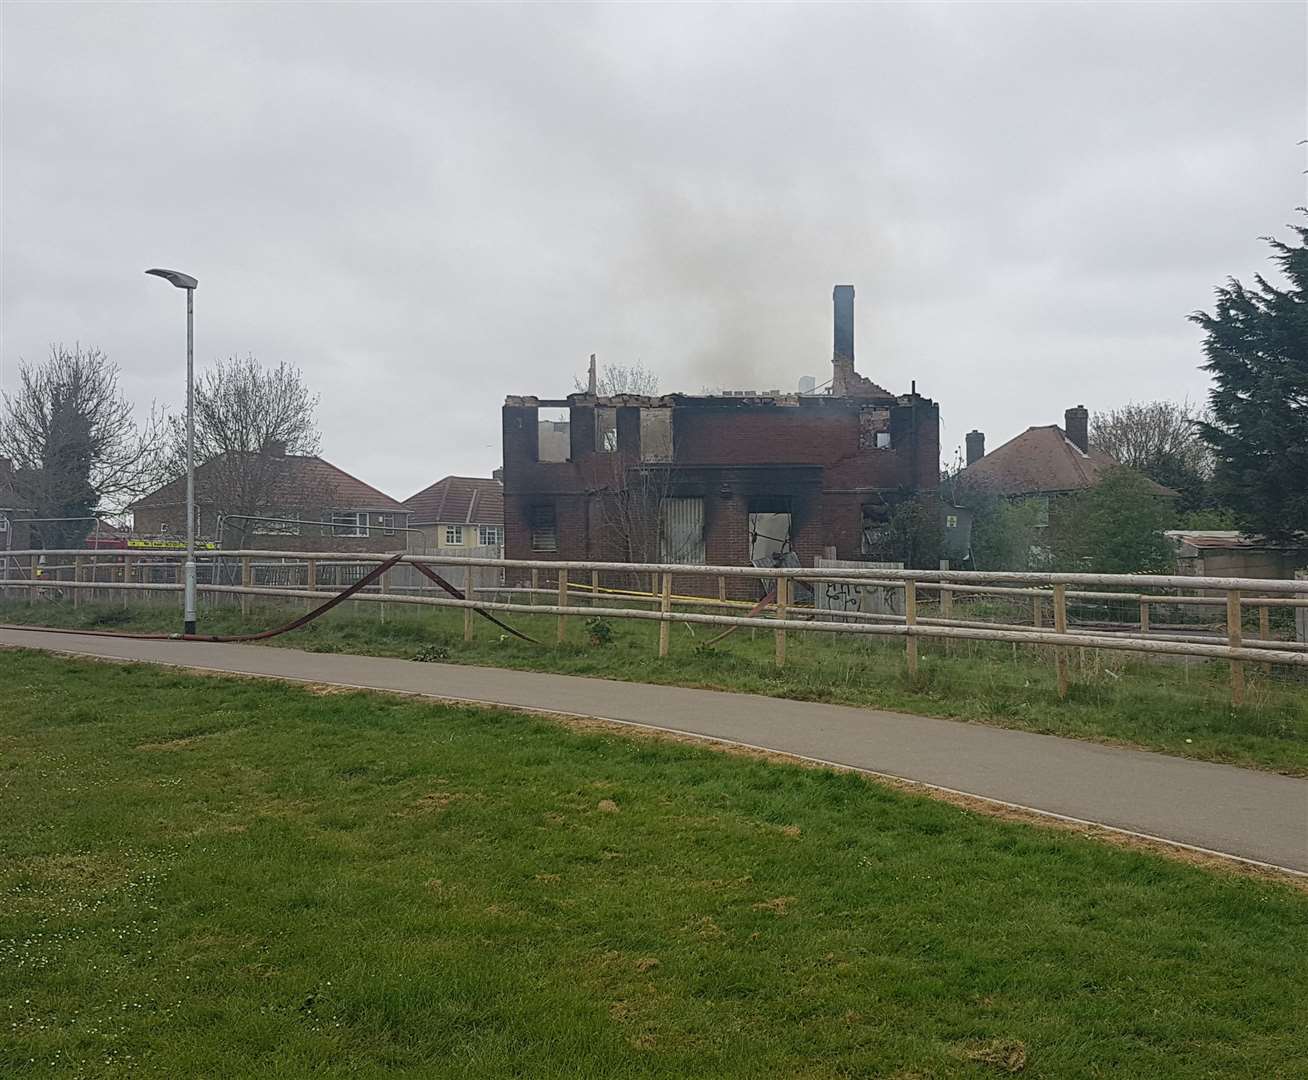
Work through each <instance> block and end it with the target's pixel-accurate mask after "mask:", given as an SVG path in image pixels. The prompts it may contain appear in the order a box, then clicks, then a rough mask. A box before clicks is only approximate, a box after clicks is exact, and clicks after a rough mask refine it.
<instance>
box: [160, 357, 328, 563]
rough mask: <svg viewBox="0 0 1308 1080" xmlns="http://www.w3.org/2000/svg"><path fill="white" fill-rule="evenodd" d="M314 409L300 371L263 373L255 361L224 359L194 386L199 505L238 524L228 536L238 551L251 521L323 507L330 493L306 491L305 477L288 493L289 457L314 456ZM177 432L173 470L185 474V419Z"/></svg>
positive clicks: (176, 422)
mask: <svg viewBox="0 0 1308 1080" xmlns="http://www.w3.org/2000/svg"><path fill="white" fill-rule="evenodd" d="M317 407H318V397H317V395H315V394H311V393H310V392H309V389H308V387H306V386H305V384H304V378H303V376H302V374H301V373H300V370H299V369H298V368H294V367H291V366H290V365H288V364H286V363H281V364H278V365H277V367H275V368H264V367H262V366H260V364H259V362H258V361H257V360H255V359H254V357H253V356H247V357H245V359H238V358H235V357H233V358H231V359H228V360H223V361H219V362H218V363H217V364H216V365H215V366H214V367H212V368H210V369H209V370H208V371H206V372H205V373H204V374H203V375H202V376H201V378H200V379H199V381H198V382H197V383H196V387H195V458H196V463H197V473H196V501H197V503H198V504H199V505H200V506H201V507H202V508H203V509H207V510H211V511H213V512H215V513H221V514H223V515H224V517H225V518H227V517H230V518H233V519H234V520H233V521H232V522H231V533H230V536H231V537H232V540H233V542H235V543H237V544H238V545H243V544H244V542H245V539H246V537H247V536H248V535H249V533H250V531H251V529H252V528H253V526H252V525H251V523H250V522H249V521H247V520H245V519H246V518H248V517H258V516H272V515H278V514H284V513H286V512H287V511H288V509H295V510H299V509H301V508H304V507H308V508H312V509H318V508H320V507H321V502H322V499H323V498H325V497H326V492H325V491H318V490H314V491H307V490H304V489H303V483H304V481H303V479H302V478H300V479H298V480H297V481H296V489H295V490H290V487H291V478H290V476H289V462H288V461H287V455H288V454H291V455H304V454H315V453H317V451H318V445H319V435H318V425H317V421H316V419H315V416H314V413H315V411H316V409H317ZM172 427H173V446H174V454H173V472H174V475H181V473H182V472H183V470H184V467H185V446H186V441H185V440H186V420H185V417H174V418H173V419H172ZM288 503H291V504H294V505H293V506H288V505H287V504H288ZM220 539H226V538H220Z"/></svg>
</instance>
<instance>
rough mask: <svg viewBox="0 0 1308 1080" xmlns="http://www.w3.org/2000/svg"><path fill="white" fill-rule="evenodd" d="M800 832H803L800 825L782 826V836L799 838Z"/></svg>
mask: <svg viewBox="0 0 1308 1080" xmlns="http://www.w3.org/2000/svg"><path fill="white" fill-rule="evenodd" d="M800 832H801V830H800V827H799V826H798V825H782V826H781V835H782V836H789V837H797V836H799V834H800Z"/></svg>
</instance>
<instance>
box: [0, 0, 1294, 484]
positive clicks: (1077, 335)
mask: <svg viewBox="0 0 1308 1080" xmlns="http://www.w3.org/2000/svg"><path fill="white" fill-rule="evenodd" d="M1305 11H1306V8H1305V5H1304V4H1303V3H1284V4H1261V3H1249V2H1243V3H1232V4H1153V5H1139V6H1129V5H1125V4H1100V5H1084V6H1078V5H1056V4H1033V5H1029V6H1024V5H1016V4H1008V5H1002V6H1001V5H996V6H987V5H982V4H969V5H962V4H954V5H902V6H896V5H878V6H853V5H842V6H821V5H816V4H805V5H800V6H793V7H792V6H782V5H769V6H688V5H677V6H673V5H660V6H647V7H638V6H606V7H591V6H582V5H574V6H561V5H544V4H541V5H532V6H507V5H497V6H493V7H492V6H455V5H439V6H438V5H419V4H405V5H399V4H396V5H384V4H372V3H370V4H357V5H352V4H335V5H327V4H294V3H283V4H275V5H274V4H262V5H260V4H235V3H233V4H215V5H209V4H202V3H188V4H149V5H144V4H139V5H138V4H126V3H114V4H108V3H106V4H92V5H77V4H67V3H65V4H25V3H17V2H14V0H8V2H6V3H4V4H3V5H0V20H2V21H3V22H2V26H0V30H2V31H3V58H2V59H3V116H2V119H3V132H2V135H0V138H2V145H0V150H2V151H3V177H2V179H3V192H2V194H3V226H4V236H3V267H2V269H3V282H2V296H0V300H2V311H0V314H2V315H3V331H2V332H3V337H2V339H0V357H2V358H3V364H4V372H3V378H4V385H5V387H6V388H9V387H11V386H12V385H13V379H14V374H15V371H16V368H17V365H18V363H19V362H22V361H27V362H31V361H39V360H41V359H42V358H43V357H44V356H45V355H46V354H47V352H48V349H49V345H50V343H51V342H55V341H64V342H69V343H71V342H73V341H75V340H79V341H81V342H82V343H83V344H84V345H85V344H93V345H96V346H99V347H100V348H101V349H103V350H105V351H106V352H107V353H108V354H109V355H110V357H111V358H112V359H113V360H115V361H116V362H117V363H118V365H119V366H120V367H121V369H122V375H123V385H124V387H125V389H126V390H127V391H128V393H129V394H130V395H132V397H133V398H134V399H136V400H138V401H139V402H140V403H142V404H148V402H149V401H150V399H152V398H153V399H157V400H158V401H160V402H161V403H167V404H169V405H173V406H176V405H178V404H179V403H181V402H183V401H184V366H183V358H184V331H183V328H184V304H183V301H182V294H181V293H180V292H177V291H175V290H173V289H171V288H169V287H168V286H167V285H166V284H164V283H163V282H161V281H158V280H156V279H154V278H148V277H146V276H144V275H143V274H142V271H143V270H144V269H145V268H147V267H151V266H165V267H175V268H178V269H181V270H184V271H186V272H189V273H191V274H193V275H195V276H196V277H198V278H199V279H200V288H199V290H198V292H197V294H196V361H197V364H198V365H205V364H208V363H210V362H212V361H213V360H215V359H217V358H221V357H226V356H231V355H238V354H239V355H244V354H246V353H252V354H253V355H254V356H256V357H257V358H258V359H259V360H261V361H263V362H265V363H269V364H275V363H276V362H278V361H281V360H285V361H288V362H290V363H292V364H295V365H297V366H299V367H300V368H302V369H303V370H304V372H305V374H306V376H307V379H308V381H309V382H310V384H311V386H312V387H313V388H314V389H315V390H316V391H317V392H319V393H320V394H321V396H322V403H321V408H320V412H319V420H320V424H321V427H322V432H323V453H324V456H326V457H327V458H328V459H329V460H331V461H333V462H335V463H337V464H339V465H341V466H342V467H344V468H346V469H348V470H350V471H351V472H354V473H356V474H357V475H358V476H360V477H362V478H363V479H365V480H367V481H368V482H370V483H373V484H375V485H377V486H378V487H381V488H382V489H383V490H385V491H386V492H387V493H389V494H392V495H394V496H396V497H397V498H405V497H407V496H408V495H410V494H412V493H413V492H414V491H416V490H418V489H419V488H421V487H424V486H425V485H427V484H429V483H431V482H432V481H434V480H436V479H438V478H440V477H441V476H444V475H446V474H449V473H457V474H468V475H478V474H480V475H487V474H489V472H490V470H491V469H492V468H494V467H495V466H496V465H498V464H499V463H500V446H499V442H500V438H499V422H500V421H499V409H500V406H501V405H502V403H503V398H504V395H505V394H507V393H535V394H539V395H541V396H562V395H564V394H566V393H568V392H570V391H571V390H572V380H573V377H574V375H576V374H578V373H581V372H583V371H584V368H585V365H586V357H587V354H589V353H591V352H596V353H598V354H599V357H600V361H601V363H603V362H605V361H608V362H617V363H629V362H632V361H636V360H639V361H640V362H642V363H643V364H645V365H646V366H647V367H649V368H651V369H652V370H654V371H655V372H657V373H658V375H659V376H660V380H661V389H662V390H664V391H674V390H682V391H688V392H695V393H697V392H700V391H701V390H702V389H703V388H704V387H720V386H727V387H746V388H758V389H768V388H774V387H779V388H782V389H794V387H795V386H796V383H797V380H798V379H799V377H800V376H802V375H806V374H809V375H814V376H816V377H817V379H818V381H819V382H822V381H824V380H825V379H826V378H828V377H829V376H830V358H831V288H832V285H834V284H836V283H845V282H848V283H852V284H853V285H854V286H855V287H856V289H857V341H856V354H857V363H858V368H859V370H860V371H861V372H863V373H864V374H866V375H868V376H869V377H871V378H873V379H875V380H876V381H877V382H879V383H881V384H883V385H885V386H886V387H888V388H890V389H892V390H894V391H896V392H907V390H908V389H909V384H910V381H911V380H916V381H917V387H918V391H919V392H920V393H922V394H925V395H927V396H929V397H932V398H934V399H936V400H937V401H938V402H939V403H940V407H941V416H942V422H943V431H942V450H943V453H944V455H945V457H946V458H948V457H951V456H952V452H953V448H954V447H955V446H957V445H959V444H960V443H961V442H962V438H963V435H964V433H965V432H966V431H968V430H969V429H971V428H972V427H979V428H981V429H983V430H984V431H985V432H986V434H987V437H988V441H989V445H990V447H991V448H993V447H994V446H997V445H998V444H999V443H1000V442H1002V441H1003V440H1005V439H1007V438H1009V437H1011V436H1012V435H1014V434H1016V433H1018V432H1019V431H1021V430H1023V429H1024V428H1026V427H1027V426H1028V425H1031V424H1042V423H1055V422H1058V423H1061V420H1062V414H1063V410H1064V408H1066V407H1067V406H1069V405H1074V404H1077V403H1081V402H1084V403H1085V404H1086V405H1087V406H1088V407H1089V408H1090V409H1091V410H1092V411H1093V410H1097V409H1105V408H1110V407H1112V406H1115V405H1119V404H1122V403H1124V402H1126V401H1128V400H1132V399H1135V400H1146V399H1152V398H1157V397H1171V398H1178V399H1179V398H1182V397H1185V396H1187V395H1188V396H1189V397H1190V398H1192V399H1200V398H1202V397H1203V396H1204V394H1205V392H1206V376H1205V375H1204V374H1203V373H1202V372H1200V371H1199V370H1197V365H1198V364H1199V362H1200V360H1201V357H1200V352H1199V334H1198V332H1197V329H1196V328H1195V327H1193V326H1192V325H1190V324H1189V323H1187V321H1186V315H1187V314H1188V313H1189V312H1191V311H1193V310H1194V309H1195V308H1198V307H1203V306H1206V305H1208V304H1209V303H1210V300H1211V297H1212V289H1213V287H1214V285H1215V284H1217V283H1218V282H1220V281H1221V280H1223V279H1224V278H1225V277H1226V276H1227V275H1235V276H1238V277H1241V278H1245V279H1247V278H1249V277H1250V276H1251V275H1252V274H1253V273H1254V272H1255V271H1258V270H1265V269H1266V268H1267V263H1266V257H1267V249H1266V247H1265V246H1264V245H1263V244H1261V243H1260V242H1259V241H1258V239H1257V238H1258V237H1259V236H1260V235H1266V234H1268V233H1273V232H1278V231H1280V232H1282V233H1283V232H1284V230H1283V226H1284V225H1285V224H1286V223H1287V222H1289V221H1291V220H1292V219H1293V217H1294V212H1293V211H1294V208H1295V207H1296V206H1298V205H1301V204H1303V203H1304V202H1305V201H1308V197H1306V195H1305V177H1304V175H1303V169H1304V168H1305V155H1304V149H1303V148H1302V147H1299V146H1297V145H1296V143H1297V142H1298V141H1299V140H1300V139H1303V138H1305V137H1306V136H1308V60H1306V56H1308V19H1306V16H1305Z"/></svg>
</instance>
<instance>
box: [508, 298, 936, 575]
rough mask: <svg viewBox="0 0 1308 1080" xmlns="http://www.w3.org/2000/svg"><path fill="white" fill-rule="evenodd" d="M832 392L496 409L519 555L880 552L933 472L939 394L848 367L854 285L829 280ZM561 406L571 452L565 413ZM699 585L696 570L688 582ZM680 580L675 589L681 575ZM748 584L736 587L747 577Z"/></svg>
mask: <svg viewBox="0 0 1308 1080" xmlns="http://www.w3.org/2000/svg"><path fill="white" fill-rule="evenodd" d="M833 307H834V343H835V347H834V351H833V358H832V379H831V388H830V392H829V393H826V394H810V393H805V394H799V393H795V394H781V393H764V394H755V393H748V394H736V393H730V392H726V393H721V394H712V395H689V394H668V395H664V396H661V397H645V396H638V395H625V394H624V395H617V396H613V397H601V396H599V395H598V394H597V393H596V392H595V386H594V381H593V380H592V383H591V386H590V387H589V389H588V390H587V391H586V392H584V393H577V394H571V395H569V396H568V397H567V398H564V399H558V400H544V399H540V398H536V397H520V396H512V397H509V398H507V399H506V401H505V404H504V410H503V439H504V529H505V550H506V552H507V554H508V556H509V557H510V558H518V559H525V558H531V559H557V560H604V561H621V560H626V559H634V560H635V561H660V562H677V563H686V564H706V563H707V564H734V565H749V564H750V563H751V562H759V561H766V560H768V559H773V558H791V557H793V558H798V559H799V560H800V561H802V562H804V563H806V564H808V565H811V564H812V560H813V558H815V557H818V556H822V555H824V554H827V553H829V552H830V550H831V549H834V554H835V555H836V557H838V558H842V559H848V558H855V559H857V558H866V559H877V558H885V557H887V555H886V553H885V552H884V550H883V547H884V545H885V544H886V543H887V542H888V530H887V528H886V526H887V525H888V524H889V521H890V516H891V514H892V513H893V511H894V509H895V507H896V506H897V505H898V504H899V503H900V502H901V501H902V500H904V499H906V498H909V497H911V496H912V495H913V494H915V493H917V492H934V491H935V490H936V488H937V486H938V484H939V460H940V420H939V411H938V408H937V406H936V404H935V403H934V402H933V401H931V400H930V399H929V398H925V397H921V396H919V395H918V394H917V392H916V388H914V389H913V390H912V391H910V392H909V393H908V394H895V393H892V392H890V391H889V390H886V389H885V388H883V387H881V386H878V385H877V384H876V383H874V382H872V381H871V380H869V379H867V378H865V377H864V376H862V375H860V374H858V373H857V372H856V371H855V369H854V289H853V287H852V286H848V285H841V286H837V287H836V289H835V291H834V293H833ZM543 410H550V411H551V412H552V411H553V410H566V417H567V419H566V426H567V436H568V438H567V445H566V452H560V451H559V450H558V448H557V443H556V440H557V439H558V438H559V436H560V428H559V427H558V424H559V423H563V422H564V421H561V420H558V419H557V418H556V417H555V416H551V417H550V418H549V420H548V422H546V423H544V424H542V422H541V420H542V416H541V413H542V411H543ZM689 584H690V582H689V581H688V585H689ZM678 587H680V586H678ZM748 587H749V586H748V585H747V583H745V582H744V581H741V582H737V583H735V585H734V586H733V588H739V589H742V590H743V589H746V588H748Z"/></svg>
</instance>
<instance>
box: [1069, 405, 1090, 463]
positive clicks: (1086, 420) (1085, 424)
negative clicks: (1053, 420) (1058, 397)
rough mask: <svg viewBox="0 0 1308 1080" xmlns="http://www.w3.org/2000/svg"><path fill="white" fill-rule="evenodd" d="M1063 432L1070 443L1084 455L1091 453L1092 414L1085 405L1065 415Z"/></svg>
mask: <svg viewBox="0 0 1308 1080" xmlns="http://www.w3.org/2000/svg"><path fill="white" fill-rule="evenodd" d="M1063 430H1064V431H1065V432H1066V433H1067V438H1068V441H1070V442H1071V443H1073V444H1074V445H1075V446H1076V447H1077V448H1078V449H1079V450H1080V451H1081V453H1083V454H1088V453H1089V452H1090V413H1089V412H1088V411H1087V410H1086V407H1085V406H1084V405H1078V406H1076V408H1074V409H1068V410H1067V412H1065V413H1063Z"/></svg>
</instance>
